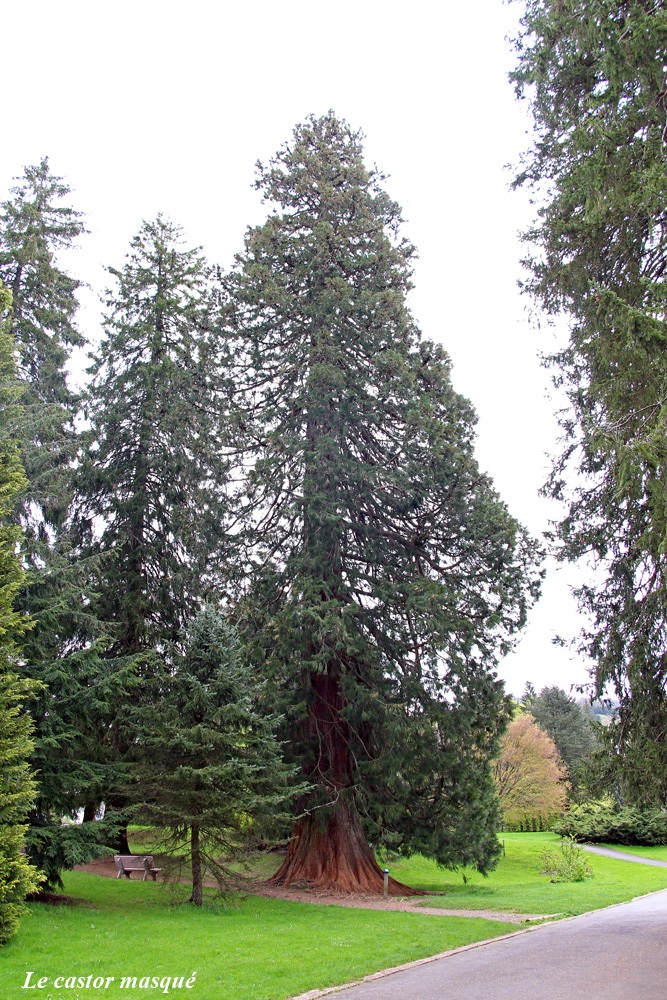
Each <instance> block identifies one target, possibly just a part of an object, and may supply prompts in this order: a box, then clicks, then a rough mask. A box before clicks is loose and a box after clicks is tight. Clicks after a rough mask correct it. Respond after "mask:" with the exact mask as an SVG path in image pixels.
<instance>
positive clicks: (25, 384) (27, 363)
mask: <svg viewBox="0 0 667 1000" xmlns="http://www.w3.org/2000/svg"><path fill="white" fill-rule="evenodd" d="M69 193H70V192H69V188H68V187H67V185H66V184H64V183H63V182H62V179H61V178H60V177H56V176H54V175H53V174H52V173H51V171H50V168H49V164H48V161H47V160H46V159H44V160H42V161H41V163H39V164H38V165H36V166H32V167H27V168H26V170H25V173H24V176H23V177H22V178H20V180H19V184H18V186H17V187H15V188H14V189H13V191H12V195H13V198H12V199H11V200H9V201H7V202H5V203H4V204H3V206H2V216H1V217H0V276H2V277H3V278H4V280H5V281H6V282H7V284H8V285H9V286H10V287H11V289H12V293H13V303H12V306H13V308H12V312H11V330H12V333H13V336H14V340H15V343H16V346H17V349H18V360H19V366H18V368H19V382H20V385H21V387H22V395H21V403H22V405H21V407H20V409H19V410H18V411H17V412H16V414H15V417H14V424H13V425H12V434H13V439H14V440H15V441H17V442H18V443H19V446H20V452H21V457H22V461H23V463H24V465H25V468H26V470H27V474H28V481H27V483H26V484H24V488H23V490H22V491H21V494H20V497H19V500H18V503H17V509H16V518H17V520H18V521H19V522H20V524H21V525H22V527H23V529H24V536H23V546H22V552H23V559H24V564H25V566H26V569H27V575H26V580H25V586H24V588H23V589H22V591H21V594H20V596H19V603H20V606H21V607H22V608H23V609H24V610H26V611H28V612H29V613H30V615H31V618H32V620H33V627H32V628H31V630H30V631H29V632H28V633H27V635H26V636H25V637H24V639H23V643H22V664H21V667H20V670H21V673H22V674H23V675H24V676H26V677H33V678H37V679H39V681H40V682H42V683H41V686H40V687H39V688H38V689H37V693H36V694H35V697H34V698H31V699H30V700H29V702H28V703H27V704H28V707H29V710H30V713H31V715H32V718H33V719H34V721H35V723H36V730H35V747H34V751H33V755H32V762H33V765H34V766H35V768H36V769H37V770H38V772H39V775H40V782H39V792H38V794H37V796H36V797H35V801H34V805H33V808H32V811H31V814H30V829H29V831H28V837H27V844H28V848H29V851H30V856H31V858H32V859H33V861H34V862H35V863H36V864H37V866H38V867H39V868H40V869H41V870H42V871H43V872H44V873H45V875H46V879H47V887H48V888H56V887H58V886H59V885H61V884H62V883H61V881H60V871H61V870H62V869H63V868H68V867H71V866H72V865H73V864H76V863H77V862H82V861H86V860H88V859H89V858H90V857H91V856H92V855H93V854H94V853H95V852H97V851H98V848H99V839H100V838H101V837H103V835H104V827H98V826H93V825H92V824H90V825H88V824H84V825H82V826H76V827H73V826H64V825H63V823H62V818H63V817H64V816H70V817H74V816H75V815H76V813H77V811H78V810H79V808H85V807H86V806H87V805H88V804H89V802H91V801H95V799H96V798H98V797H99V789H100V787H105V785H106V786H107V787H108V773H107V771H108V768H107V766H106V765H105V761H104V756H103V754H102V753H101V746H100V744H101V743H103V740H100V736H101V734H102V733H104V731H105V727H106V725H108V718H109V712H110V709H111V708H112V706H113V705H114V704H115V703H116V698H117V690H118V679H117V678H109V677H108V676H107V674H108V670H107V669H106V668H105V666H104V665H103V664H101V662H100V656H99V654H100V649H101V648H103V646H104V634H105V633H104V628H103V626H102V625H101V623H100V622H99V621H98V620H96V618H95V616H94V615H93V614H92V613H91V606H90V587H91V578H92V569H93V567H92V566H91V564H90V561H82V560H81V559H80V553H78V552H77V551H76V550H75V548H74V545H73V539H72V537H71V517H70V514H71V511H70V504H71V498H72V475H71V464H72V461H73V459H74V456H75V454H76V451H77V448H78V442H77V437H76V434H75V429H74V416H75V413H76V409H77V398H76V396H75V394H74V393H73V392H72V391H71V390H70V388H69V386H68V382H67V370H66V366H67V361H68V359H69V356H70V351H71V349H72V347H73V346H81V345H82V344H83V342H84V341H83V338H82V336H81V334H80V333H79V331H78V330H77V328H76V325H75V316H76V310H77V305H78V303H77V298H76V292H77V289H78V287H79V282H78V281H77V280H76V279H74V278H72V277H70V275H68V274H67V273H66V272H65V271H63V270H62V268H61V266H60V257H61V255H62V253H63V252H64V251H67V250H68V249H70V248H71V247H72V245H73V243H74V241H75V240H76V238H77V237H78V236H80V235H81V234H82V233H83V232H84V228H83V225H82V223H81V214H80V213H79V212H77V211H75V210H74V209H73V208H71V207H69V206H68V205H67V204H66V198H67V195H68V194H69ZM93 812H94V809H93Z"/></svg>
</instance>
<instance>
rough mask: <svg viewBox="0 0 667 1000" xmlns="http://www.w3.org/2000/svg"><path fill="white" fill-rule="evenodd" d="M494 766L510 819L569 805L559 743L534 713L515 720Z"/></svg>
mask: <svg viewBox="0 0 667 1000" xmlns="http://www.w3.org/2000/svg"><path fill="white" fill-rule="evenodd" d="M493 769H494V779H495V782H496V789H497V792H498V797H499V799H500V806H501V809H502V811H503V816H504V817H505V819H506V820H516V819H517V818H519V817H522V816H523V817H534V816H541V817H543V818H547V817H550V816H553V815H554V814H556V813H561V812H562V811H563V809H564V808H565V803H566V801H567V790H568V785H567V782H566V775H567V772H566V770H565V767H564V766H563V762H562V761H561V759H560V757H559V756H558V751H557V750H556V744H555V743H554V741H553V740H552V738H551V737H550V736H549V735H548V734H547V733H545V732H544V730H542V729H541V728H540V726H538V724H537V722H536V721H535V719H534V718H533V716H532V715H529V714H528V713H526V712H522V713H521V714H520V715H518V716H517V717H516V718H515V719H513V720H512V722H511V723H510V726H509V729H508V730H507V732H506V733H505V734H504V735H503V737H502V739H501V742H500V754H499V755H498V758H497V759H496V761H495V763H494V766H493Z"/></svg>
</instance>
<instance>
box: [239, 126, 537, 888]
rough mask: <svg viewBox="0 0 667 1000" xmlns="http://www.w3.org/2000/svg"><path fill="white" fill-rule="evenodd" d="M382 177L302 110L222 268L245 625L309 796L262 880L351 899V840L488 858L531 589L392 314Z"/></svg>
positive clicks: (504, 515) (393, 211)
mask: <svg viewBox="0 0 667 1000" xmlns="http://www.w3.org/2000/svg"><path fill="white" fill-rule="evenodd" d="M382 180H383V178H382V177H381V176H380V175H378V174H377V173H376V172H375V171H369V170H368V169H367V168H366V167H365V166H364V162H363V159H362V146H361V137H360V135H359V134H358V133H355V132H353V131H352V130H351V129H350V128H349V127H348V126H347V125H346V124H345V123H344V122H342V121H340V120H338V119H337V118H336V117H335V115H334V114H333V113H332V112H330V113H329V114H327V115H326V116H324V117H323V118H320V119H315V118H310V119H308V120H307V121H306V122H305V123H304V124H303V125H300V126H299V127H297V128H296V129H295V131H294V136H293V140H292V142H291V143H288V144H286V145H285V146H284V147H283V148H282V149H281V150H280V151H279V153H278V154H277V155H276V157H275V158H274V159H273V160H272V161H271V162H270V164H269V165H268V166H266V167H263V166H261V165H260V166H259V173H258V180H257V187H258V188H259V189H260V190H261V191H262V192H263V194H264V196H265V198H266V199H267V200H269V201H270V202H272V203H274V204H276V205H277V210H276V211H275V212H274V213H272V214H271V215H270V216H269V218H268V219H267V221H266V222H265V223H264V224H263V225H261V226H258V227H256V228H253V229H250V230H249V232H248V234H247V237H246V241H245V252H244V253H243V254H242V255H241V256H240V258H239V260H238V266H237V269H236V271H235V273H234V274H233V275H232V276H231V278H230V279H229V291H230V298H231V301H232V302H233V303H234V313H233V319H232V326H233V332H232V334H231V336H232V347H233V350H232V355H233V356H234V358H235V361H236V367H235V369H234V382H235V385H236V386H237V388H238V397H237V408H238V412H237V415H236V422H235V426H236V427H238V428H239V433H240V434H242V438H243V439H242V441H240V443H239V447H240V448H241V450H242V452H243V454H244V458H245V462H246V469H249V471H248V472H247V478H246V489H245V493H244V496H243V513H244V516H245V518H246V532H245V535H244V540H245V543H246V545H247V550H246V551H247V557H248V560H249V564H250V566H251V567H252V573H251V577H250V580H251V585H250V590H249V595H248V601H247V608H248V611H247V617H246V627H247V634H248V636H249V637H250V638H251V640H252V641H254V645H255V649H256V654H257V657H258V661H259V662H260V664H261V666H262V669H263V670H264V671H265V672H266V673H267V674H268V675H269V676H270V677H271V679H272V683H273V686H274V690H275V692H276V698H278V699H280V703H281V711H282V710H284V711H285V712H286V715H287V721H288V725H287V728H286V733H288V734H289V740H290V751H291V754H292V759H293V760H294V761H295V762H298V763H299V764H300V766H301V767H302V769H303V773H304V775H305V777H306V778H307V779H308V780H309V781H310V782H311V783H313V784H314V786H315V789H314V791H312V792H311V793H310V794H309V795H308V797H307V798H306V800H305V801H304V802H303V803H302V805H303V815H302V816H301V818H299V819H298V820H297V822H296V825H295V827H294V830H293V836H292V840H291V842H290V848H289V851H288V855H287V858H286V860H285V863H284V864H283V866H282V867H281V869H280V871H279V872H278V873H277V874H276V876H275V881H276V882H282V883H290V882H292V881H294V880H298V879H305V880H307V881H308V882H310V883H312V884H315V885H319V886H331V887H335V888H341V889H352V890H360V889H361V890H368V891H381V889H382V873H381V871H380V869H379V867H378V865H377V864H376V862H375V859H374V857H373V852H372V851H371V849H370V847H369V844H368V838H369V837H370V838H371V840H372V842H373V844H374V845H377V846H379V845H380V844H381V843H386V844H390V845H391V846H392V847H394V848H396V849H398V850H401V851H403V852H404V853H411V852H412V851H415V850H423V851H425V852H426V853H427V854H429V855H430V856H432V857H435V858H436V859H437V860H438V861H439V862H441V863H443V864H446V865H449V866H454V865H457V864H461V863H470V864H474V865H476V866H477V867H478V868H479V869H480V870H482V871H486V870H487V869H488V868H489V867H491V866H492V865H493V864H494V862H495V859H496V856H497V852H498V846H497V839H496V837H495V831H496V824H497V819H498V815H497V808H496V801H495V797H494V792H493V783H492V779H491V774H490V766H489V762H490V760H491V758H492V757H493V756H494V755H495V753H496V749H497V742H498V738H499V735H500V733H501V731H502V729H503V727H504V725H505V723H506V718H507V706H506V703H505V700H504V698H503V694H502V688H501V685H500V683H499V682H498V681H497V680H496V677H495V674H494V666H495V664H496V660H497V656H498V654H499V653H502V652H503V651H504V650H506V649H507V647H508V645H509V643H510V637H511V634H512V633H513V632H514V631H515V630H516V629H518V628H520V627H521V625H522V624H523V622H524V618H525V611H526V605H527V604H528V603H529V602H530V600H531V598H532V597H534V596H535V593H536V589H537V574H536V571H535V562H534V561H535V549H534V546H533V545H532V543H531V542H530V541H529V540H528V539H527V538H526V536H525V534H524V533H523V531H522V530H521V528H520V527H519V525H518V524H517V523H516V521H515V520H514V519H513V518H511V517H510V516H509V514H508V512H507V510H506V508H505V507H504V505H503V504H502V503H501V502H500V501H499V499H498V497H497V495H496V494H495V493H494V491H493V488H492V486H491V483H490V481H489V479H488V477H487V476H485V475H484V474H483V473H481V472H480V470H479V468H478V466H477V464H476V462H475V460H474V456H473V427H474V423H475V417H474V413H473V410H472V408H471V406H470V404H469V403H468V401H467V400H465V399H464V398H463V397H461V396H460V395H458V394H456V393H455V392H454V391H453V389H452V386H451V382H450V377H449V368H450V365H449V360H448V358H447V355H446V354H445V352H444V351H443V350H442V348H440V347H438V346H436V345H435V344H433V343H430V342H429V341H421V340H420V336H419V332H418V330H417V329H416V327H415V324H414V321H413V319H412V317H411V315H410V312H409V310H408V308H407V306H406V295H407V293H408V291H409V289H410V287H411V286H410V275H411V261H412V258H413V255H414V250H413V248H412V247H411V246H410V245H409V243H407V242H406V241H405V240H404V239H402V238H401V237H400V235H399V226H400V222H401V218H400V211H399V208H398V206H397V205H396V204H395V203H394V202H393V201H391V200H390V198H389V197H388V196H387V194H386V193H385V191H384V190H383V188H382V186H381V183H382ZM391 888H392V891H400V892H404V891H405V888H404V887H401V886H400V885H398V884H397V883H394V882H392V883H391Z"/></svg>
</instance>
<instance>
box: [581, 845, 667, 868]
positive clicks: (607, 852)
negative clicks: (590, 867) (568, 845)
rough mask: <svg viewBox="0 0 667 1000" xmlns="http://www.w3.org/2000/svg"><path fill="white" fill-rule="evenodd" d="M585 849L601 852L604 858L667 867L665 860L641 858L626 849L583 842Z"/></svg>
mask: <svg viewBox="0 0 667 1000" xmlns="http://www.w3.org/2000/svg"><path fill="white" fill-rule="evenodd" d="M583 847H584V850H585V851H589V853H590V854H601V855H602V856H603V857H604V858H616V859H617V860H618V861H636V862H637V864H638V865H652V866H653V867H654V868H667V861H660V860H658V858H642V857H640V855H638V854H628V852H627V851H615V850H614V849H613V848H610V847H598V846H597V845H593V844H584V845H583Z"/></svg>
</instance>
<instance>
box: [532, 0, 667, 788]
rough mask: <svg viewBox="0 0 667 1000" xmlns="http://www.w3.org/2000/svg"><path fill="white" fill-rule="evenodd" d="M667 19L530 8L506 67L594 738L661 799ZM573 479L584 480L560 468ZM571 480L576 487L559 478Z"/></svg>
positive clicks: (561, 4)
mask: <svg viewBox="0 0 667 1000" xmlns="http://www.w3.org/2000/svg"><path fill="white" fill-rule="evenodd" d="M666 50H667V9H666V8H665V5H664V4H663V3H662V2H659V3H653V2H650V3H648V2H644V0H528V3H527V4H526V8H525V13H524V16H523V32H522V35H521V37H520V38H519V40H518V42H517V51H518V65H517V69H516V71H515V73H514V74H513V78H514V81H515V83H516V86H517V92H518V94H519V95H520V96H523V95H528V96H529V97H530V99H531V108H532V112H533V120H534V123H535V142H534V145H533V147H532V149H531V150H530V151H529V152H528V153H527V155H526V157H525V160H524V163H523V167H522V170H521V172H520V174H519V176H518V177H517V180H516V184H518V185H527V186H529V187H532V189H533V192H534V193H535V194H536V195H537V196H538V197H539V199H540V200H542V202H543V208H542V209H541V211H540V215H539V219H538V221H537V223H536V225H535V227H534V229H533V230H532V231H530V232H528V233H527V234H526V240H527V241H528V243H529V244H531V245H532V249H531V250H530V251H529V259H528V261H527V264H528V267H529V269H530V272H531V277H530V278H529V280H528V282H527V289H528V291H529V292H530V293H531V294H532V295H533V296H534V297H535V300H536V301H537V302H538V303H539V304H540V305H541V306H542V307H543V308H544V309H545V310H546V311H547V312H548V313H552V314H555V313H558V312H559V311H564V312H566V313H567V314H568V315H569V316H570V319H571V324H570V338H569V342H568V343H567V345H566V346H565V348H564V349H563V350H562V351H560V352H559V353H557V354H555V355H554V356H553V357H552V358H551V364H552V365H553V367H554V378H555V381H556V383H557V384H560V385H562V386H564V387H565V389H566V391H567V393H568V396H569V400H570V404H571V405H570V410H569V412H568V413H566V414H565V415H564V417H563V429H564V433H565V448H564V451H563V453H562V456H561V458H560V460H559V461H558V462H557V463H556V465H555V468H554V471H553V475H552V477H551V480H550V482H549V484H548V487H547V492H548V493H549V495H551V496H553V497H555V498H557V499H559V500H562V501H564V502H565V504H566V514H565V516H564V518H563V520H562V522H561V524H560V526H559V528H558V532H557V539H558V541H559V543H560V552H561V556H562V558H567V559H573V560H574V559H579V558H582V557H591V556H592V557H593V559H594V560H595V562H596V564H597V566H598V573H597V574H596V582H595V583H594V584H592V585H591V586H584V587H581V588H580V589H579V592H578V596H579V600H580V604H581V606H582V608H583V609H584V611H586V612H587V613H588V615H589V616H590V621H591V624H590V626H589V628H588V629H587V630H586V631H585V633H584V636H583V639H582V641H581V648H582V650H583V651H584V652H585V653H586V654H588V655H589V656H591V657H592V659H593V660H594V662H595V670H594V693H595V695H596V696H598V697H599V696H601V695H603V694H604V693H605V690H606V687H607V685H610V687H611V689H612V691H613V694H614V695H615V696H616V698H617V699H618V701H619V710H618V714H617V716H616V718H615V720H614V721H613V722H612V724H611V726H610V727H609V728H608V730H607V731H606V734H605V739H606V741H607V745H608V747H609V750H610V755H611V756H610V761H611V763H612V764H615V765H616V768H615V770H616V784H617V786H618V788H619V789H620V790H621V793H622V794H623V796H625V797H626V798H627V799H628V801H633V802H635V803H637V804H655V805H664V804H667V782H666V781H665V774H667V695H666V694H665V680H666V679H667V658H666V657H665V649H667V624H666V623H667V618H666V617H665V606H666V604H667V574H666V569H667V564H666V550H665V538H666V537H667V492H666V489H667V487H666V483H667V476H666V475H665V468H666V465H667V433H666V430H667V426H666V419H667V410H666V409H665V406H664V399H665V393H666V391H667V355H666V353H665V342H666V340H667V323H666V321H665V302H666V293H665V289H666V288H667V285H666V284H665V271H666V268H667V214H666V210H665V205H666V204H667V161H666V158H665V157H666V150H665V141H666V133H665V120H666V114H667V87H666V78H665V51H666ZM575 470H576V471H578V472H579V474H580V475H579V478H577V477H575V476H574V475H573V472H574V471H575ZM573 483H574V484H575V485H572V484H573Z"/></svg>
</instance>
